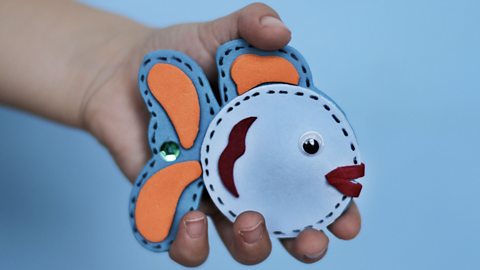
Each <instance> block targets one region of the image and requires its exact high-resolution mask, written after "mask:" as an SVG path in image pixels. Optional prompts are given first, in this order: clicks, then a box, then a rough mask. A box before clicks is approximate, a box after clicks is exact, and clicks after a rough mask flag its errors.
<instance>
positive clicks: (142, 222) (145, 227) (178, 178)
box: [135, 161, 202, 242]
mask: <svg viewBox="0 0 480 270" xmlns="http://www.w3.org/2000/svg"><path fill="white" fill-rule="evenodd" d="M201 174H202V168H201V167H200V163H199V162H198V161H185V162H181V163H176V164H173V165H170V166H168V167H166V168H164V169H162V170H160V171H158V172H157V173H155V174H154V175H153V176H152V177H150V180H149V181H148V182H147V183H146V184H145V186H144V187H143V188H142V190H141V191H140V193H139V194H138V201H137V208H136V211H135V222H136V223H137V228H138V230H139V231H140V233H141V234H142V235H143V237H145V238H146V239H148V240H149V241H151V242H160V241H162V240H164V239H165V238H166V237H167V235H168V232H169V231H170V226H171V225H172V221H173V216H174V214H175V210H176V208H177V203H178V200H179V198H180V195H181V194H182V191H183V190H184V189H185V188H186V187H187V186H188V185H189V184H190V183H192V182H193V181H194V180H196V179H197V178H199V177H200V176H201Z"/></svg>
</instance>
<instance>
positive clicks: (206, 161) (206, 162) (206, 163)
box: [205, 158, 208, 166]
mask: <svg viewBox="0 0 480 270" xmlns="http://www.w3.org/2000/svg"><path fill="white" fill-rule="evenodd" d="M205 165H206V166H208V158H205Z"/></svg>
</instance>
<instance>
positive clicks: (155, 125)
mask: <svg viewBox="0 0 480 270" xmlns="http://www.w3.org/2000/svg"><path fill="white" fill-rule="evenodd" d="M157 128H158V123H157V122H155V123H154V124H153V130H157Z"/></svg>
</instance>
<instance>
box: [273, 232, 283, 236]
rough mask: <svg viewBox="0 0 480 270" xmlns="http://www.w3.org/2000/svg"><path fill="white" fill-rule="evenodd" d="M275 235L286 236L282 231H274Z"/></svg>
mask: <svg viewBox="0 0 480 270" xmlns="http://www.w3.org/2000/svg"><path fill="white" fill-rule="evenodd" d="M273 234H276V235H281V234H284V233H283V232H281V231H274V232H273Z"/></svg>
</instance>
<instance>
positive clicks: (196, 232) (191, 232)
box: [185, 216, 205, 238]
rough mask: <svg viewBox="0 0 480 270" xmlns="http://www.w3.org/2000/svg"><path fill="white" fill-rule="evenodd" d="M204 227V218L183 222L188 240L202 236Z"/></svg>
mask: <svg viewBox="0 0 480 270" xmlns="http://www.w3.org/2000/svg"><path fill="white" fill-rule="evenodd" d="M204 226H205V217H204V216H203V217H198V218H191V219H187V220H185V228H186V229H187V234H188V236H190V238H199V237H200V236H202V233H203V228H204Z"/></svg>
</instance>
